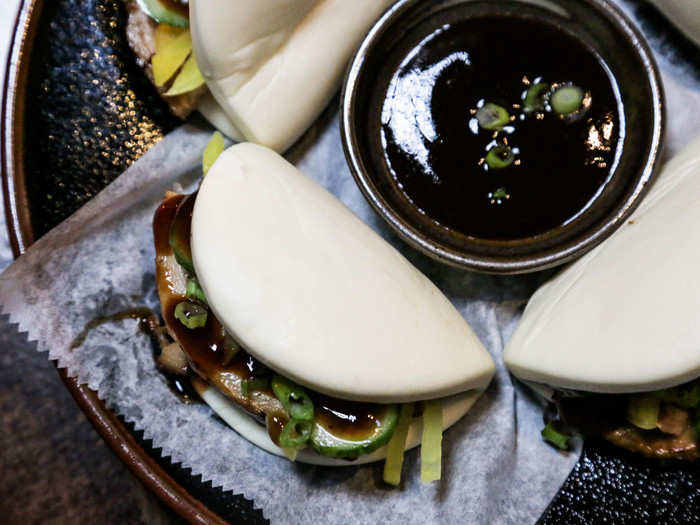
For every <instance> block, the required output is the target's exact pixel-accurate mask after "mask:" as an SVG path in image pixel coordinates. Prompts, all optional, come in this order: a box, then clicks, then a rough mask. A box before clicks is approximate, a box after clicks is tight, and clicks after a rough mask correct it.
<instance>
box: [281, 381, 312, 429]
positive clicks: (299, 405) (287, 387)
mask: <svg viewBox="0 0 700 525" xmlns="http://www.w3.org/2000/svg"><path fill="white" fill-rule="evenodd" d="M272 391H273V392H274V394H275V397H277V399H279V401H280V403H282V406H283V407H284V409H285V410H286V411H287V413H288V414H289V416H290V417H291V418H292V419H297V420H299V421H312V420H313V418H314V404H313V401H311V398H310V397H309V395H308V394H307V393H306V392H305V391H304V389H303V388H301V387H300V386H299V385H297V384H295V383H292V382H291V381H290V380H289V379H286V378H284V377H282V376H279V375H276V376H274V377H273V378H272Z"/></svg>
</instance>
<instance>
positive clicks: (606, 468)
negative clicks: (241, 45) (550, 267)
mask: <svg viewBox="0 0 700 525" xmlns="http://www.w3.org/2000/svg"><path fill="white" fill-rule="evenodd" d="M688 1H691V0H688ZM636 14H637V15H638V18H640V19H642V20H643V21H644V26H645V29H646V30H648V31H652V32H654V33H656V34H657V35H662V36H663V37H664V39H665V42H666V43H667V44H668V45H669V46H673V47H675V48H676V49H677V50H678V51H679V53H680V56H681V59H683V57H687V58H688V60H692V61H694V62H695V63H696V64H700V60H699V55H700V54H699V52H698V50H697V48H694V47H693V46H692V45H691V44H690V43H689V42H688V41H687V40H685V39H684V38H683V37H681V36H680V34H678V33H677V32H676V31H675V30H674V29H672V28H671V27H670V26H669V25H668V24H667V23H666V22H665V21H664V20H663V19H662V18H661V17H660V16H659V15H658V13H657V12H656V11H654V10H653V9H651V8H648V7H645V6H642V5H641V4H640V7H639V8H638V9H637V13H636ZM125 19H126V17H125V11H124V8H123V6H122V4H121V1H120V0H51V1H47V2H44V1H43V0H24V5H23V9H22V15H21V17H20V20H19V23H18V26H17V32H16V38H15V40H14V44H13V46H14V47H13V49H12V56H13V57H14V58H15V61H14V63H13V64H12V66H11V67H10V68H9V70H8V75H7V79H6V86H5V91H4V92H5V98H4V104H3V117H2V130H1V131H2V167H3V187H4V194H5V199H6V204H7V211H8V224H9V225H10V229H11V232H10V233H11V237H12V242H13V247H14V249H15V252H16V253H21V252H22V251H23V250H24V248H25V247H26V246H27V245H29V244H30V243H31V242H32V241H33V239H35V238H36V237H38V236H40V235H42V234H43V233H45V232H46V231H47V230H48V229H50V228H51V227H52V226H54V225H55V224H57V223H58V222H59V221H61V220H62V219H63V218H65V217H67V216H68V215H69V214H70V213H71V212H72V211H74V210H75V209H76V208H78V207H79V206H80V205H81V204H82V203H84V202H85V201H86V200H88V199H89V198H90V197H92V196H93V195H94V194H95V193H96V192H98V191H99V190H100V189H101V188H102V187H104V186H105V185H106V184H107V183H108V182H110V181H111V180H112V179H114V178H115V177H116V176H117V175H119V174H120V173H121V172H122V171H124V169H125V168H126V167H127V166H128V165H129V164H130V163H131V162H133V161H134V160H135V159H137V158H138V157H139V156H140V155H141V154H142V153H143V152H144V151H145V150H146V149H148V147H149V146H151V145H152V144H153V143H155V142H156V141H157V140H158V139H159V138H160V137H161V136H162V135H163V134H164V133H167V132H168V131H170V130H171V129H173V127H174V126H176V125H177V120H176V119H175V118H173V117H172V116H170V115H169V113H168V111H167V109H166V108H165V106H164V105H163V104H162V103H161V102H160V100H159V99H158V97H157V96H156V94H155V92H154V90H153V89H152V88H151V86H150V84H149V83H148V82H147V81H146V79H145V78H144V77H143V75H142V74H141V72H140V70H139V68H138V67H137V66H136V64H135V62H134V60H133V59H132V56H131V53H130V51H129V48H128V46H127V44H126V41H125V37H124V26H125ZM65 380H66V384H67V386H68V387H69V389H70V390H71V392H72V394H73V395H74V396H75V398H76V400H77V401H78V402H79V404H80V405H81V407H82V408H83V410H84V411H85V412H86V414H87V415H88V417H89V418H90V419H91V421H92V422H93V423H94V424H95V426H96V427H97V429H98V430H99V431H100V433H101V434H102V435H103V437H105V439H106V440H107V442H108V443H109V444H110V446H112V448H113V449H114V450H115V452H116V453H117V454H118V455H119V456H120V457H121V458H122V459H123V460H124V461H125V462H126V463H127V464H128V465H129V467H130V468H131V469H132V471H133V472H134V473H135V474H136V475H137V476H138V477H139V478H140V479H141V480H142V481H144V482H145V483H146V484H147V485H148V486H150V487H151V488H152V489H153V490H154V491H155V492H156V493H157V494H158V495H159V496H160V497H162V498H163V499H164V501H166V503H168V504H169V505H171V506H172V507H173V508H175V509H176V510H177V511H178V512H179V513H180V514H181V515H183V516H184V517H185V518H186V519H188V520H189V521H191V522H194V523H212V522H214V523H216V522H218V523H220V522H221V521H222V520H225V521H230V522H235V523H246V524H257V523H265V520H264V518H263V516H262V513H261V512H260V510H255V508H254V504H253V502H251V501H248V500H246V499H244V498H243V497H241V496H239V495H235V494H233V493H230V492H228V493H224V492H221V491H220V490H218V489H213V488H212V487H211V486H210V485H208V484H203V483H201V480H200V479H199V478H196V477H192V476H191V475H190V474H189V472H188V471H187V470H184V469H182V468H180V467H179V466H178V465H173V464H171V463H170V461H169V460H168V458H161V456H160V453H159V452H160V451H159V450H154V449H153V448H152V447H151V446H150V443H149V442H147V441H144V440H143V439H142V438H141V436H140V435H139V434H138V433H133V431H132V429H130V428H128V427H127V426H125V425H124V424H123V422H122V421H120V420H119V419H118V418H117V417H115V416H114V415H113V414H111V413H110V412H109V411H108V410H107V409H106V408H105V407H104V405H102V403H101V402H100V401H99V400H98V399H97V397H96V395H95V394H94V392H91V391H89V390H87V389H85V388H81V387H79V386H78V385H76V384H75V382H73V381H71V380H69V379H65ZM540 521H541V523H545V524H550V523H570V524H588V523H616V524H617V523H649V524H657V523H668V524H678V525H680V524H688V523H700V472H699V471H698V468H697V466H690V465H681V464H677V463H657V462H652V461H648V460H645V459H643V458H640V457H637V456H632V455H630V454H626V453H624V452H621V451H619V450H616V449H613V448H611V447H610V446H608V445H606V444H604V443H599V442H589V443H587V444H586V447H585V451H584V454H583V457H582V458H581V460H580V461H579V463H578V464H577V465H576V467H575V469H574V471H573V472H572V473H571V475H570V476H569V478H568V480H567V481H566V483H565V484H564V486H563V487H562V490H561V491H560V492H559V494H558V495H557V497H556V498H555V499H554V501H553V502H552V504H551V505H550V507H549V508H548V509H547V511H546V512H545V514H544V515H543V517H542V519H541V520H540Z"/></svg>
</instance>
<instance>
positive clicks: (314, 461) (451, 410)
mask: <svg viewBox="0 0 700 525" xmlns="http://www.w3.org/2000/svg"><path fill="white" fill-rule="evenodd" d="M193 385H194V386H195V389H196V390H197V393H198V394H199V395H200V397H201V398H202V399H203V400H204V402H205V403H207V405H209V406H210V407H211V408H212V410H214V412H216V413H217V414H218V415H219V417H221V419H223V420H224V421H225V422H226V423H227V424H228V425H229V426H230V427H231V428H233V429H234V430H235V431H236V432H238V433H239V434H240V435H241V436H242V437H244V438H245V439H247V440H248V441H250V442H251V443H253V444H254V445H256V446H258V447H260V448H262V449H263V450H266V451H267V452H270V453H272V454H275V455H277V456H282V457H285V455H284V451H283V450H282V449H281V448H280V447H278V446H277V445H275V444H274V443H273V442H272V440H271V439H270V436H269V435H268V433H267V429H266V428H265V426H264V425H262V424H260V423H258V422H257V421H256V420H255V419H253V417H251V416H250V414H248V413H246V412H245V410H243V409H242V408H241V407H239V406H238V405H236V403H234V402H232V401H231V400H229V399H228V398H227V397H226V396H224V395H223V394H222V393H221V392H219V391H218V390H217V389H216V388H214V387H211V386H208V385H206V384H205V383H203V382H201V381H196V382H193ZM481 393H482V391H474V390H472V391H469V392H464V393H462V394H459V395H456V396H451V397H449V398H445V399H444V400H442V427H443V430H446V429H448V428H449V427H451V426H452V425H454V424H455V423H456V422H457V421H459V420H460V419H461V418H462V417H463V416H464V415H465V414H466V413H467V412H468V411H469V409H470V408H471V407H472V406H473V405H474V403H475V402H476V400H477V399H478V398H479V396H480V395H481ZM422 433H423V418H420V417H419V418H414V419H413V421H412V423H411V426H410V427H409V429H408V435H407V436H406V447H405V450H409V449H412V448H414V447H416V446H418V445H419V444H420V441H421V435H422ZM385 457H386V446H383V447H381V448H378V449H377V450H375V451H374V452H372V453H371V454H365V455H363V456H360V457H359V458H357V459H355V460H353V461H348V460H345V459H336V458H332V457H329V456H323V455H321V454H317V453H316V452H315V451H314V450H313V449H310V448H306V449H303V450H301V451H299V453H298V454H297V457H296V459H295V461H297V462H299V463H308V464H311V465H325V466H333V467H352V466H356V465H364V464H365V463H372V462H374V461H380V460H382V459H384V458H385Z"/></svg>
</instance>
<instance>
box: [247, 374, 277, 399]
mask: <svg viewBox="0 0 700 525" xmlns="http://www.w3.org/2000/svg"><path fill="white" fill-rule="evenodd" d="M269 381H270V380H269V378H267V377H254V378H251V379H244V380H242V381H241V394H243V397H250V393H251V392H253V391H254V390H257V391H260V390H265V389H266V388H267V385H268V384H269Z"/></svg>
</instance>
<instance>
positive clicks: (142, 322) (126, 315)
mask: <svg viewBox="0 0 700 525" xmlns="http://www.w3.org/2000/svg"><path fill="white" fill-rule="evenodd" d="M152 317H153V312H152V311H151V309H150V308H146V307H145V306H139V307H136V308H129V309H127V310H122V311H120V312H116V313H113V314H111V315H105V316H100V317H95V318H94V319H92V320H91V321H88V322H87V323H86V324H85V327H84V328H83V329H82V330H81V331H80V333H79V334H78V335H77V336H76V337H75V339H73V341H72V342H71V344H70V346H69V347H68V349H69V350H75V349H76V348H78V347H79V346H82V344H83V343H84V342H85V339H87V336H88V335H89V334H90V332H91V331H92V330H94V329H95V328H97V327H98V326H101V325H103V324H105V323H111V322H114V321H123V320H125V319H138V320H139V328H140V329H141V331H142V332H144V333H148V334H149V335H150V328H149V319H150V318H152Z"/></svg>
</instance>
